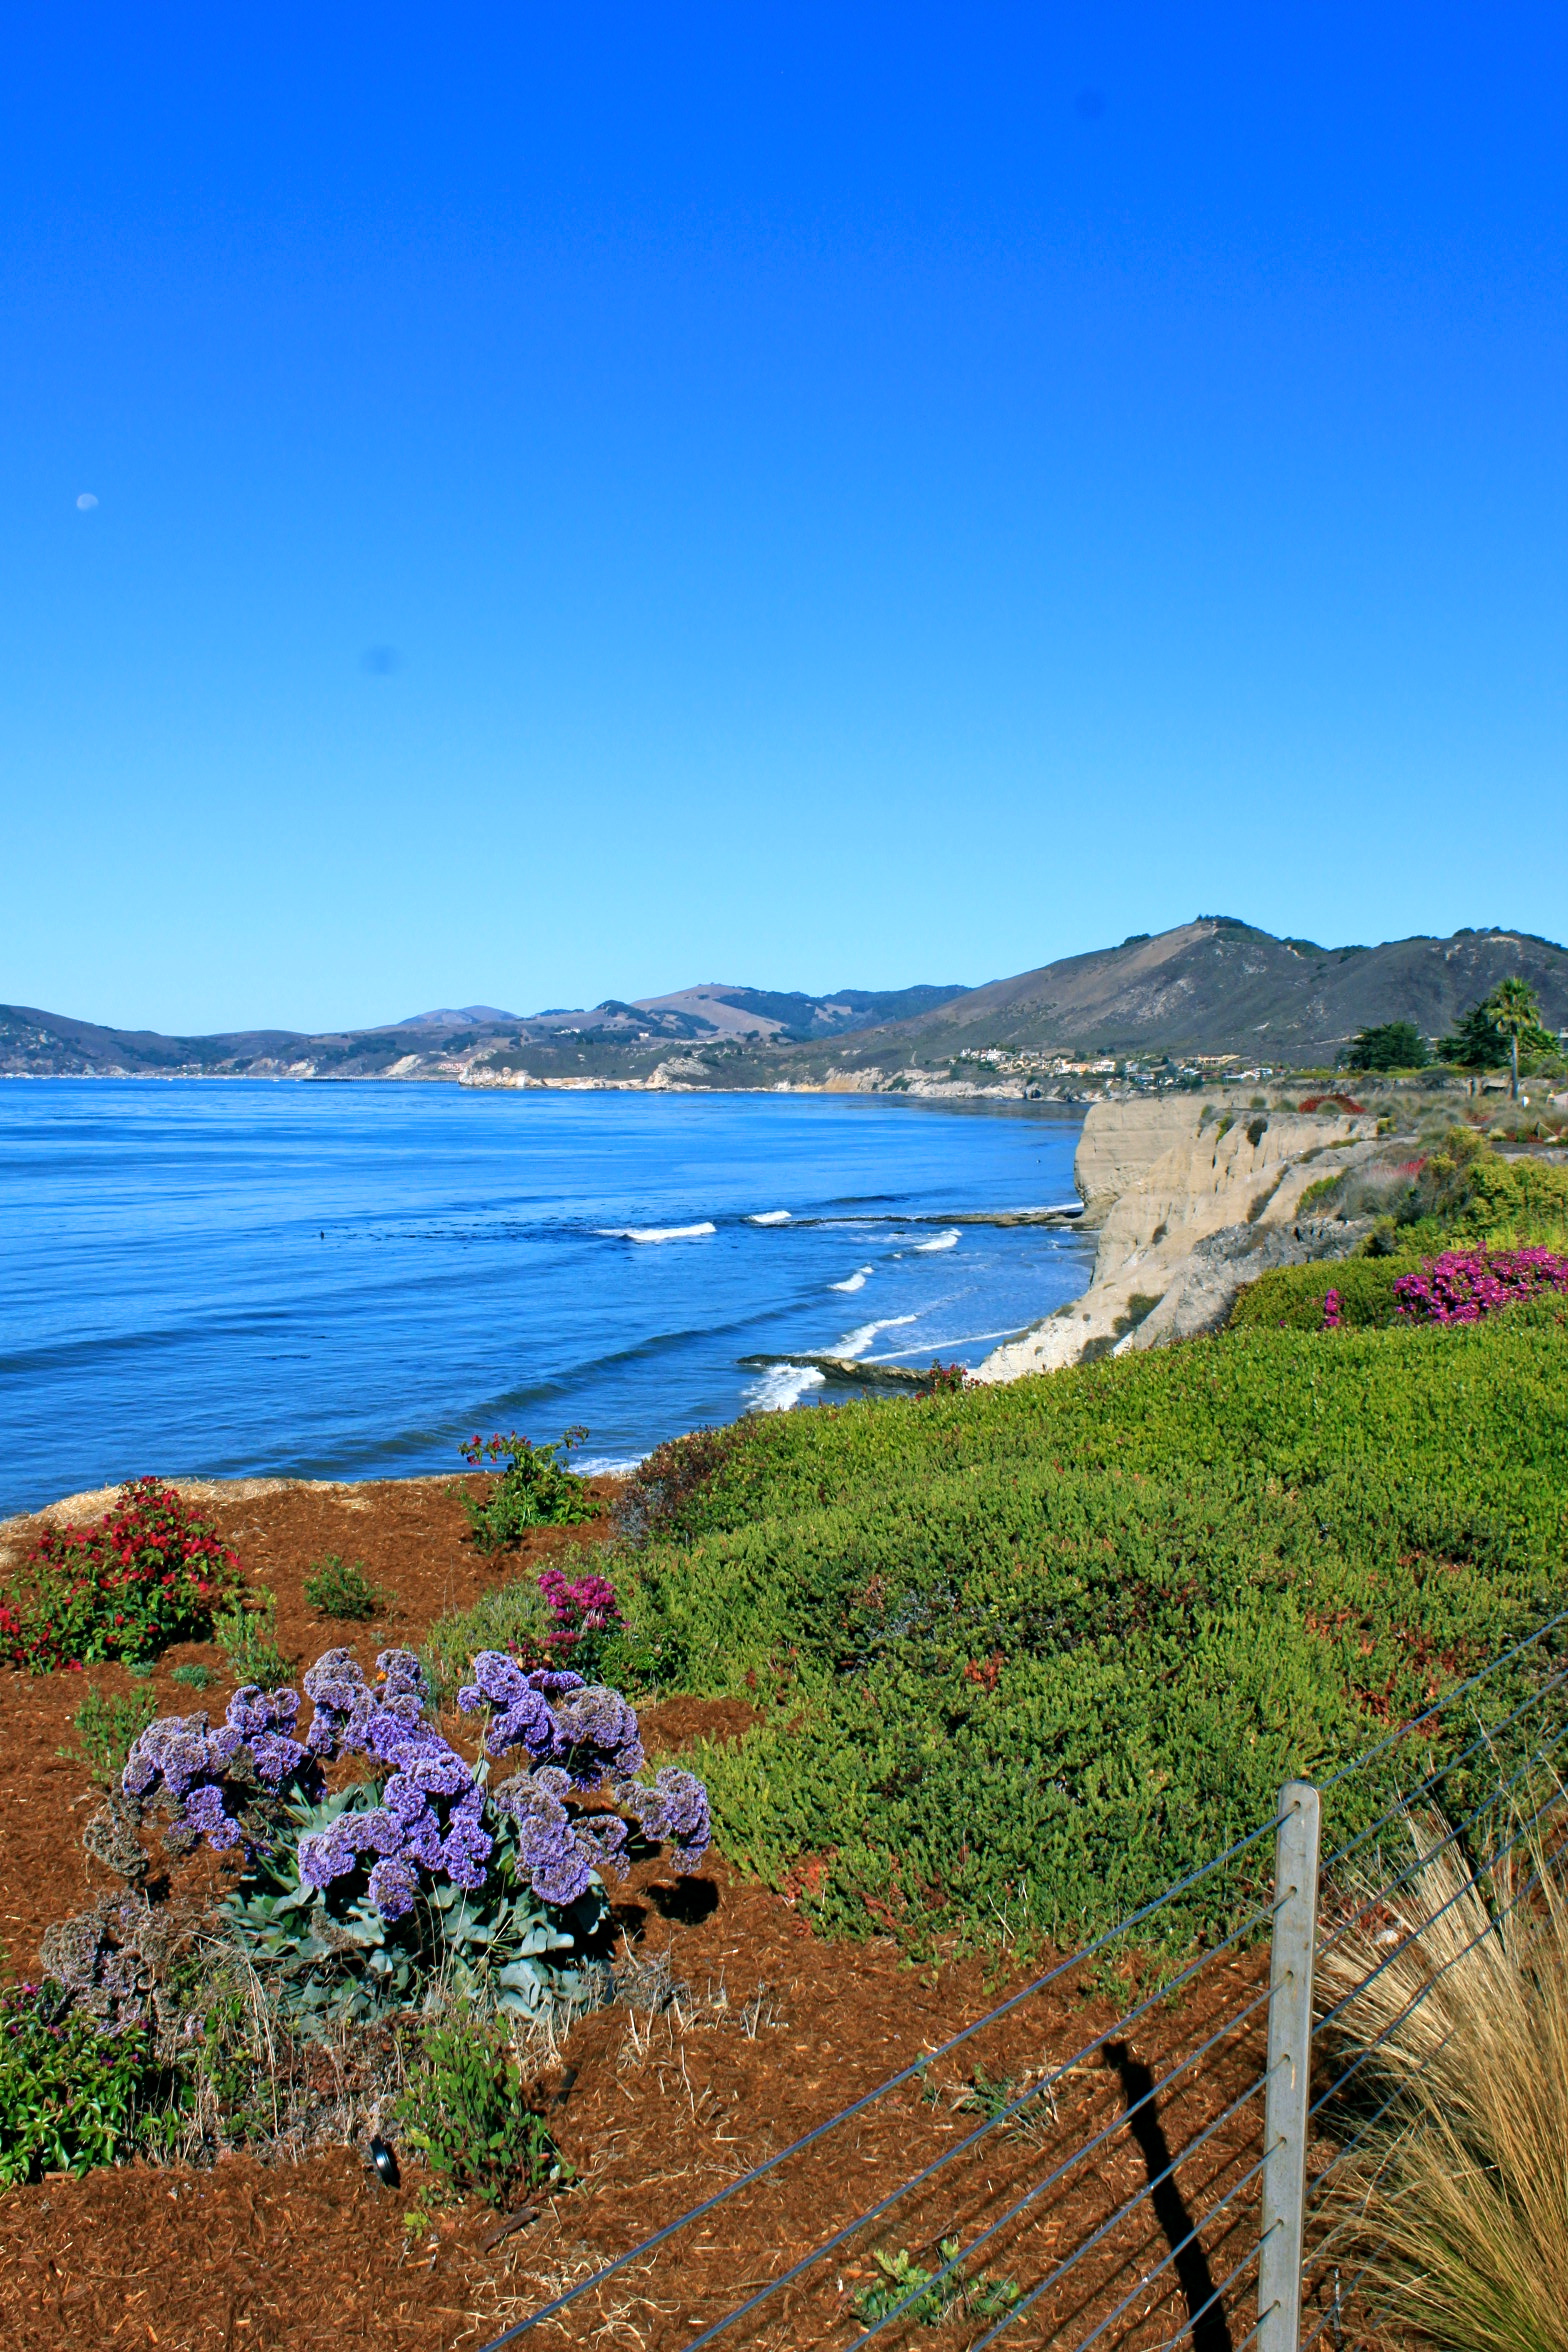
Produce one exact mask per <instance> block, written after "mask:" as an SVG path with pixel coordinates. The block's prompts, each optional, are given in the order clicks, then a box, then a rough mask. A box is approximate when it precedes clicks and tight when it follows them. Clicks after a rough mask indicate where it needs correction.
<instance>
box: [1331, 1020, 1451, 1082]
mask: <svg viewBox="0 0 1568 2352" xmlns="http://www.w3.org/2000/svg"><path fill="white" fill-rule="evenodd" d="M1340 1058H1341V1060H1342V1061H1343V1062H1344V1065H1345V1067H1346V1069H1347V1070H1424V1069H1425V1068H1426V1066H1427V1063H1428V1062H1429V1061H1430V1060H1431V1059H1432V1056H1431V1053H1430V1051H1429V1049H1428V1047H1427V1042H1426V1039H1425V1038H1424V1037H1423V1036H1422V1034H1421V1032H1420V1030H1419V1029H1418V1028H1417V1027H1416V1025H1415V1023H1414V1021H1383V1022H1381V1023H1380V1024H1379V1025H1378V1026H1377V1027H1376V1028H1373V1029H1363V1030H1362V1031H1361V1032H1360V1034H1359V1036H1357V1037H1356V1039H1355V1040H1354V1042H1353V1043H1352V1044H1350V1045H1348V1046H1347V1047H1346V1048H1345V1051H1344V1053H1343V1055H1342V1056H1341V1057H1340Z"/></svg>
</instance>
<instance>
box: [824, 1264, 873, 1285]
mask: <svg viewBox="0 0 1568 2352" xmlns="http://www.w3.org/2000/svg"><path fill="white" fill-rule="evenodd" d="M871 1271H872V1269H871V1267H869V1266H862V1267H861V1269H860V1271H859V1273H858V1274H851V1275H850V1276H849V1278H848V1280H847V1281H845V1282H830V1283H829V1284H828V1288H829V1290H864V1289H865V1287H866V1276H867V1275H868V1274H869V1273H870V1272H871Z"/></svg>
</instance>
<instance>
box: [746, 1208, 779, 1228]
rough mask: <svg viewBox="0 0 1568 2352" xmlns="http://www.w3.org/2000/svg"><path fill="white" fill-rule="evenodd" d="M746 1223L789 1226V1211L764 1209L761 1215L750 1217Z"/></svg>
mask: <svg viewBox="0 0 1568 2352" xmlns="http://www.w3.org/2000/svg"><path fill="white" fill-rule="evenodd" d="M746 1222H747V1224H748V1225H787V1224H788V1223H789V1211H788V1209H764V1210H762V1212H761V1213H760V1215H758V1216H755V1217H748V1218H747V1219H746Z"/></svg>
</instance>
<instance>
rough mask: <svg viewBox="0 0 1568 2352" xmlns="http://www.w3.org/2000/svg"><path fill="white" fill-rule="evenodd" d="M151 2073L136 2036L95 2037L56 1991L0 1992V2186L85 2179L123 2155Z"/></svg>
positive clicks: (88, 2022)
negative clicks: (66, 2175) (64, 2176)
mask: <svg viewBox="0 0 1568 2352" xmlns="http://www.w3.org/2000/svg"><path fill="white" fill-rule="evenodd" d="M155 2079H156V2078H155V2073H154V2070H153V2068H152V2066H151V2064H150V2060H149V2053H148V2048H147V2041H146V2037H145V2035H143V2034H140V2033H123V2034H104V2033H100V2032H99V2031H98V2028H97V2027H96V2025H94V2023H93V2021H92V2019H91V2018H89V2017H84V2016H82V2015H81V2014H79V2013H78V2012H77V2011H75V2010H72V2009H71V2008H69V2007H68V2006H67V2005H66V2003H65V2002H64V2001H62V1998H61V1995H60V1990H59V1987H58V1986H57V1985H28V1984H13V1985H7V1986H6V1987H5V1988H4V1989H3V1990H0V2188H7V2189H10V2188H15V2187H16V2186H17V2185H18V2184H19V2183H20V2182H22V2181H35V2180H38V2179H40V2178H41V2177H42V2176H43V2174H44V2173H46V2172H74V2173H77V2174H80V2173H84V2172H87V2171H89V2170H90V2169H91V2168H92V2166H93V2165H95V2164H112V2163H113V2162H114V2160H115V2158H116V2157H117V2156H119V2155H122V2154H123V2153H125V2152H126V2150H127V2149H128V2148H129V2146H130V2144H131V2141H132V2138H133V2135H134V2132H135V2126H136V2116H137V2109H138V2105H139V2103H140V2101H141V2100H142V2098H143V2096H144V2095H145V2094H147V2093H148V2092H150V2091H151V2089H152V2088H153V2085H154V2082H155Z"/></svg>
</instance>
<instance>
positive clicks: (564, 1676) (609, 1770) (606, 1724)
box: [457, 1650, 647, 1789]
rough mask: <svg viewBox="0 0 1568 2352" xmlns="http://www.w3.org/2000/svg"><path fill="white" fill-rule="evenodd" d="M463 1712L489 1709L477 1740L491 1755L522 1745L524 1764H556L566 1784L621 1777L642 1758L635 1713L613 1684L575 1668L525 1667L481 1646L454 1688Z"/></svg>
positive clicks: (638, 1767) (625, 1777)
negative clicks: (587, 1678)
mask: <svg viewBox="0 0 1568 2352" xmlns="http://www.w3.org/2000/svg"><path fill="white" fill-rule="evenodd" d="M457 1703H458V1705H459V1706H460V1707H461V1708H462V1709H463V1710H464V1712H465V1713H466V1714H473V1713H474V1712H475V1711H476V1710H477V1709H478V1708H481V1707H488V1708H489V1709H490V1710H491V1714H490V1726H489V1729H488V1730H487V1731H486V1733H485V1747H486V1750H487V1751H488V1753H489V1754H490V1755H492V1756H504V1755H506V1754H507V1752H508V1751H509V1750H510V1749H512V1748H526V1750H527V1751H528V1757H529V1761H530V1763H531V1764H533V1765H534V1766H535V1767H536V1768H537V1767H538V1766H540V1765H547V1766H553V1767H558V1768H560V1769H561V1770H562V1771H563V1772H564V1774H565V1776H566V1779H567V1781H568V1783H569V1784H570V1786H571V1787H573V1788H578V1789H592V1788H598V1786H599V1785H600V1783H601V1782H602V1781H606V1780H610V1781H618V1780H629V1779H630V1778H631V1775H632V1774H633V1773H634V1772H640V1771H641V1770H642V1767H643V1765H644V1763H645V1762H646V1760H647V1759H646V1758H645V1756H644V1754H643V1747H642V1742H641V1740H640V1739H639V1738H638V1737H637V1717H636V1715H635V1714H634V1713H633V1711H632V1709H631V1708H630V1707H628V1705H627V1704H626V1701H625V1700H624V1699H623V1698H622V1697H621V1695H620V1693H619V1691H612V1690H606V1689H604V1688H603V1686H602V1685H600V1684H596V1683H586V1682H584V1680H583V1678H582V1676H581V1675H580V1674H572V1673H569V1672H567V1671H566V1670H564V1669H561V1670H556V1669H553V1668H550V1667H538V1668H536V1669H535V1670H534V1671H533V1672H532V1673H531V1674H530V1673H526V1672H525V1671H524V1669H523V1668H522V1667H521V1666H519V1665H518V1663H517V1660H516V1659H515V1658H509V1657H508V1656H507V1655H506V1652H505V1651H504V1650H481V1651H480V1653H479V1655H478V1657H477V1658H476V1659H475V1660H474V1679H473V1681H472V1682H471V1683H468V1684H466V1685H465V1686H464V1688H463V1689H462V1690H460V1691H459V1692H458V1694H457Z"/></svg>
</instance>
